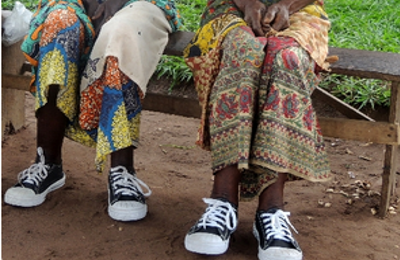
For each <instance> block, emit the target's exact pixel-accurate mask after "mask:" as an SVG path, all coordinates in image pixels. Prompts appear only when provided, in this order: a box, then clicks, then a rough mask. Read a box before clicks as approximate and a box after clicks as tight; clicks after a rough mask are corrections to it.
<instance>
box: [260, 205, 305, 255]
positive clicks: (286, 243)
mask: <svg viewBox="0 0 400 260" xmlns="http://www.w3.org/2000/svg"><path fill="white" fill-rule="evenodd" d="M289 216H290V213H289V212H284V211H282V210H280V209H276V208H274V209H270V210H268V211H258V212H257V213H256V220H255V222H254V225H253V233H254V236H255V237H256V238H257V240H258V242H259V245H258V259H260V260H301V259H302V258H303V253H302V251H301V249H300V247H299V244H298V243H297V241H296V240H295V239H294V237H293V235H292V233H291V232H290V229H289V227H290V228H292V229H293V230H294V231H295V232H296V233H297V231H296V229H295V228H294V227H293V225H292V224H291V223H290V221H289V218H288V217H289Z"/></svg>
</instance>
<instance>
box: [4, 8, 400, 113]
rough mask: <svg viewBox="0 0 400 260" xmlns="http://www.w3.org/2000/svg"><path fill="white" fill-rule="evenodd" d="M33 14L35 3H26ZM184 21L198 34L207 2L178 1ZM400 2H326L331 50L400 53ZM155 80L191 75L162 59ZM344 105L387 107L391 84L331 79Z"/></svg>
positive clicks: (328, 85) (326, 84) (174, 60)
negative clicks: (332, 48)
mask: <svg viewBox="0 0 400 260" xmlns="http://www.w3.org/2000/svg"><path fill="white" fill-rule="evenodd" d="M13 2H14V1H10V0H4V1H2V8H3V9H12V6H13ZM21 2H23V3H24V4H25V5H26V6H27V7H28V8H29V9H31V10H33V8H34V3H35V2H34V1H31V0H23V1H21ZM176 3H177V6H178V8H179V10H180V12H181V15H182V18H183V21H184V27H183V30H184V31H192V32H194V31H196V30H197V28H198V26H199V21H200V16H201V14H202V11H203V9H204V7H205V5H206V3H207V1H206V0H176ZM399 7H400V0H379V1H377V0H325V9H326V11H327V12H328V14H329V17H330V20H331V22H332V28H331V30H330V32H329V37H330V44H329V45H330V46H333V47H340V48H350V49H361V50H370V51H383V52H394V53H400V8H399ZM154 76H155V77H161V76H167V77H170V78H171V80H172V85H171V88H172V87H173V86H175V85H177V84H178V83H179V82H180V81H184V82H188V81H190V80H191V78H192V75H191V72H190V71H189V70H188V68H187V67H186V65H185V64H184V61H183V59H182V58H180V57H170V56H163V58H162V60H161V62H160V64H159V66H158V67H157V70H156V72H155V74H154ZM320 86H321V87H323V88H325V89H328V90H329V91H330V92H331V93H333V94H335V95H336V96H338V97H339V98H341V99H343V100H344V101H345V102H347V103H349V104H351V105H353V106H355V107H357V108H362V107H365V106H370V107H372V108H373V107H375V106H376V105H384V106H386V105H388V104H389V97H390V92H389V90H388V83H387V82H383V81H377V80H366V79H358V78H353V77H346V76H341V75H330V76H328V77H326V78H325V80H324V81H323V82H321V84H320Z"/></svg>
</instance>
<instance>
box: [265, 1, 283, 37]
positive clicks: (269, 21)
mask: <svg viewBox="0 0 400 260" xmlns="http://www.w3.org/2000/svg"><path fill="white" fill-rule="evenodd" d="M289 15H290V10H289V6H288V5H287V4H285V3H284V1H280V2H278V3H275V4H272V5H271V6H269V7H268V10H267V11H266V12H265V14H264V17H263V19H262V22H261V24H262V30H263V32H264V34H267V33H268V32H269V31H271V29H274V30H275V31H282V30H284V29H286V28H288V27H289V26H290V23H289Z"/></svg>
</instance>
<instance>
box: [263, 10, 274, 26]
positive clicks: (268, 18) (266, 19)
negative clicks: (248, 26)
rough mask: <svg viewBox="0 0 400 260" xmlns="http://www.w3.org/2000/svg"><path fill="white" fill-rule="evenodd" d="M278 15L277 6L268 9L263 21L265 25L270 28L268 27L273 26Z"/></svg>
mask: <svg viewBox="0 0 400 260" xmlns="http://www.w3.org/2000/svg"><path fill="white" fill-rule="evenodd" d="M276 13H277V10H276V8H275V6H271V7H270V8H268V9H267V11H266V12H265V14H264V17H263V19H262V23H263V25H264V26H268V25H270V24H272V22H273V21H274V20H275V16H276Z"/></svg>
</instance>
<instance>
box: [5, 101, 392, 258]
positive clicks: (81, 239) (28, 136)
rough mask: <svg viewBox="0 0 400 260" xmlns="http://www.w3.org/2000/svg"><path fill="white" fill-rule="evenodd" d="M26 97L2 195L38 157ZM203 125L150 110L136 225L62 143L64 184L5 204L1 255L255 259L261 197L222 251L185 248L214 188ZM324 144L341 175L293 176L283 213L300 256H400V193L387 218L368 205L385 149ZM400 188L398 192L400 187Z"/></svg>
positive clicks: (9, 139)
mask: <svg viewBox="0 0 400 260" xmlns="http://www.w3.org/2000/svg"><path fill="white" fill-rule="evenodd" d="M26 97H27V102H26V104H27V108H26V111H27V120H26V128H24V129H22V130H21V131H19V132H18V133H16V134H14V135H8V136H6V137H5V139H4V140H3V143H2V176H1V177H2V185H1V187H2V193H1V195H2V197H3V196H4V192H5V190H6V189H7V188H8V187H10V186H11V185H13V184H15V182H16V177H17V173H18V172H20V171H21V170H23V169H25V168H26V167H27V166H29V165H30V164H31V163H32V162H33V159H34V156H35V144H36V140H35V133H36V127H35V118H34V115H33V112H32V108H33V99H32V97H31V96H30V95H29V94H27V96H26ZM198 123H199V120H198V119H194V118H185V117H179V116H174V115H166V114H162V113H157V112H150V111H144V113H143V120H142V128H141V146H140V147H139V149H137V150H136V152H135V165H136V169H137V172H138V177H139V178H140V179H142V180H143V181H145V182H146V183H147V184H148V185H149V186H150V188H151V189H152V191H153V194H152V195H151V197H150V198H149V199H148V201H147V202H148V206H149V213H148V216H147V217H146V218H145V219H144V220H141V221H138V222H133V223H121V222H117V221H114V220H112V219H111V218H109V217H108V215H107V189H106V187H107V174H106V173H104V174H102V175H99V174H97V173H96V172H95V169H94V150H93V149H91V148H87V147H84V146H82V145H80V144H77V143H74V142H71V141H70V140H65V145H64V150H63V155H64V156H63V160H64V161H63V163H64V164H63V165H64V170H65V171H66V174H67V181H66V185H65V186H64V187H63V188H61V189H60V190H58V191H56V192H54V193H51V194H50V195H48V197H47V200H46V202H45V203H44V204H42V205H41V206H38V207H36V208H28V209H24V208H15V207H11V206H8V205H6V204H4V202H2V259H4V260H8V259H31V260H36V259H38V260H47V259H57V260H64V259H76V260H80V259H99V260H103V259H104V260H105V259H107V260H111V259H113V260H115V259H118V260H125V259H145V260H147V259H174V260H181V259H218V260H224V259H232V260H235V259H257V243H256V240H255V238H254V237H253V235H252V232H251V227H252V223H253V218H254V211H255V208H256V204H257V202H256V201H253V202H246V203H241V204H240V206H239V226H238V230H237V231H236V232H235V233H234V235H233V237H232V240H231V245H230V248H229V250H228V252H227V253H226V254H224V255H222V256H217V257H207V256H201V255H195V254H192V253H189V252H187V251H186V250H185V248H184V246H183V240H184V236H185V234H186V232H187V231H188V229H189V228H190V227H191V226H192V225H193V224H194V222H195V221H196V220H197V219H198V218H199V217H200V215H201V214H202V213H203V210H204V208H205V204H204V203H203V202H202V198H203V197H208V196H209V194H210V190H211V185H212V178H211V171H210V163H209V159H210V158H209V154H208V153H207V152H205V151H202V150H200V149H199V148H197V147H194V146H193V144H194V141H195V137H196V129H197V126H198ZM326 145H327V149H328V153H329V157H330V162H331V168H332V171H333V172H334V173H335V175H336V177H335V179H334V180H333V181H331V182H329V183H323V184H321V183H309V182H307V181H297V182H292V183H288V184H287V186H286V189H285V202H286V210H287V211H290V212H291V218H290V219H291V222H292V224H293V225H294V226H295V227H296V229H297V230H298V232H299V233H298V234H297V235H296V238H297V240H298V242H299V243H300V245H301V247H302V249H303V251H304V259H305V260H315V259H318V260H328V259H329V260H333V259H374V260H389V259H400V208H399V209H397V207H400V203H399V200H398V199H397V198H395V199H394V200H393V201H392V206H393V207H394V209H395V212H397V214H388V217H387V218H385V219H380V218H378V217H377V216H374V215H373V214H372V211H371V209H376V208H377V206H378V204H379V201H380V196H379V191H380V186H381V178H380V174H381V172H382V158H383V153H384V148H385V147H384V146H382V145H377V144H365V143H359V142H350V141H342V140H336V139H332V138H326ZM398 161H399V162H398V165H400V158H399V159H398ZM399 171H400V170H399ZM397 179H400V176H397ZM332 191H333V193H330V192H332ZM396 192H397V194H400V187H399V186H398V187H397V188H396ZM346 195H348V197H347V196H346ZM354 196H358V197H359V198H358V199H357V198H355V197H354ZM329 206H330V207H329Z"/></svg>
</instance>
